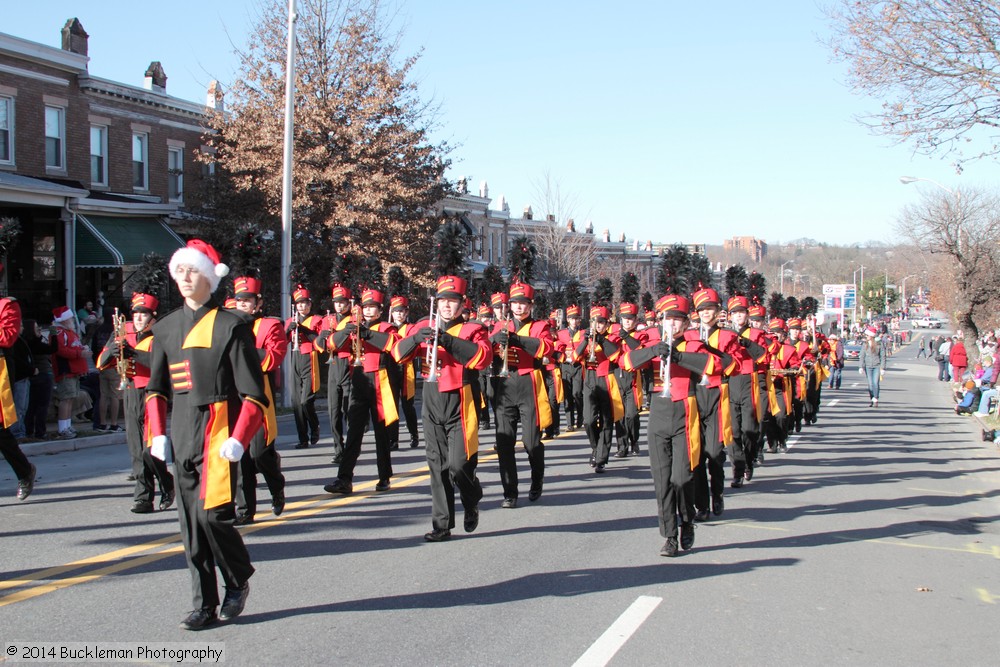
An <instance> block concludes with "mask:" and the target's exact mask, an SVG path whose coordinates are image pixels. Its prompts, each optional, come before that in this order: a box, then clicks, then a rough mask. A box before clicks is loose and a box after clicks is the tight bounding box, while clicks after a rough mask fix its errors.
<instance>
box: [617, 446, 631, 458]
mask: <svg viewBox="0 0 1000 667" xmlns="http://www.w3.org/2000/svg"><path fill="white" fill-rule="evenodd" d="M615 458H616V459H624V458H628V451H626V450H625V448H624V447H619V448H618V451H617V452H615Z"/></svg>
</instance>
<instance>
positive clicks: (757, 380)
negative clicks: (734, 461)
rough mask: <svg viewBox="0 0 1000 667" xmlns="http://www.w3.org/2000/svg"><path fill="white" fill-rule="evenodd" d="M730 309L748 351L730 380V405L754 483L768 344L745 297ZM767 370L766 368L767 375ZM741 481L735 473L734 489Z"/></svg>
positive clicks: (735, 438)
mask: <svg viewBox="0 0 1000 667" xmlns="http://www.w3.org/2000/svg"><path fill="white" fill-rule="evenodd" d="M727 305H728V306H729V321H730V323H731V324H732V328H733V331H735V332H736V335H737V337H738V341H739V344H740V345H742V346H743V348H744V349H745V350H746V351H747V355H746V356H745V357H744V358H743V359H741V360H740V372H739V374H737V375H733V376H732V377H730V378H729V392H730V405H731V406H732V410H733V441H734V445H735V446H736V447H738V448H742V449H743V459H744V461H746V469H745V470H744V472H743V478H744V479H745V480H746V481H750V480H751V479H753V469H754V464H755V463H756V462H757V455H758V452H757V450H758V448H759V447H760V422H761V417H762V414H761V408H762V407H763V402H762V400H761V398H762V397H761V389H762V386H761V385H762V382H761V377H760V366H761V364H766V361H767V340H766V336H765V335H764V332H763V331H762V330H761V329H755V328H753V327H751V326H750V324H749V315H750V303H749V302H748V301H747V298H746V297H745V296H739V295H737V296H734V297H732V298H730V299H729V302H728V303H727ZM764 372H767V371H766V368H765V371H764ZM741 485H742V481H741V480H739V479H738V478H737V477H736V472H735V470H734V471H733V482H732V486H734V487H736V488H738V487H740V486H741Z"/></svg>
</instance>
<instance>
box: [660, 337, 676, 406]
mask: <svg viewBox="0 0 1000 667" xmlns="http://www.w3.org/2000/svg"><path fill="white" fill-rule="evenodd" d="M660 332H661V333H660V337H661V340H662V341H663V342H664V343H667V344H668V345H669V344H670V343H668V342H667V341H670V342H673V341H671V335H670V330H669V327H668V325H667V318H666V317H663V318H661V319H660ZM660 382H662V383H663V391H661V392H660V397H661V398H667V397H669V396H670V353H669V352H668V353H667V355H666V358H663V357H660Z"/></svg>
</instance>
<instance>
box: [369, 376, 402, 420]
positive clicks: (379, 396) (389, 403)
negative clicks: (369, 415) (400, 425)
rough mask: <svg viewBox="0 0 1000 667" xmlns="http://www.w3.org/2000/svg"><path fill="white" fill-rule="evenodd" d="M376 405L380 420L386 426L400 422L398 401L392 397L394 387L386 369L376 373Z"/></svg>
mask: <svg viewBox="0 0 1000 667" xmlns="http://www.w3.org/2000/svg"><path fill="white" fill-rule="evenodd" d="M375 403H376V405H377V406H378V416H379V419H381V420H382V421H383V422H384V423H385V425H386V426H389V425H390V424H395V423H396V422H397V421H399V413H398V412H396V399H395V397H394V396H393V395H392V385H391V384H390V383H389V373H388V372H387V371H386V370H385V369H384V368H380V369H378V370H377V371H375Z"/></svg>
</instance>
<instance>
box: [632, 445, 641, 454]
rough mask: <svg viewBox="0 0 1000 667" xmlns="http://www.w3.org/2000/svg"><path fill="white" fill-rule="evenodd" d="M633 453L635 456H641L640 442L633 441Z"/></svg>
mask: <svg viewBox="0 0 1000 667" xmlns="http://www.w3.org/2000/svg"><path fill="white" fill-rule="evenodd" d="M632 454H633V455H634V456H639V443H638V442H633V443H632Z"/></svg>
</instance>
